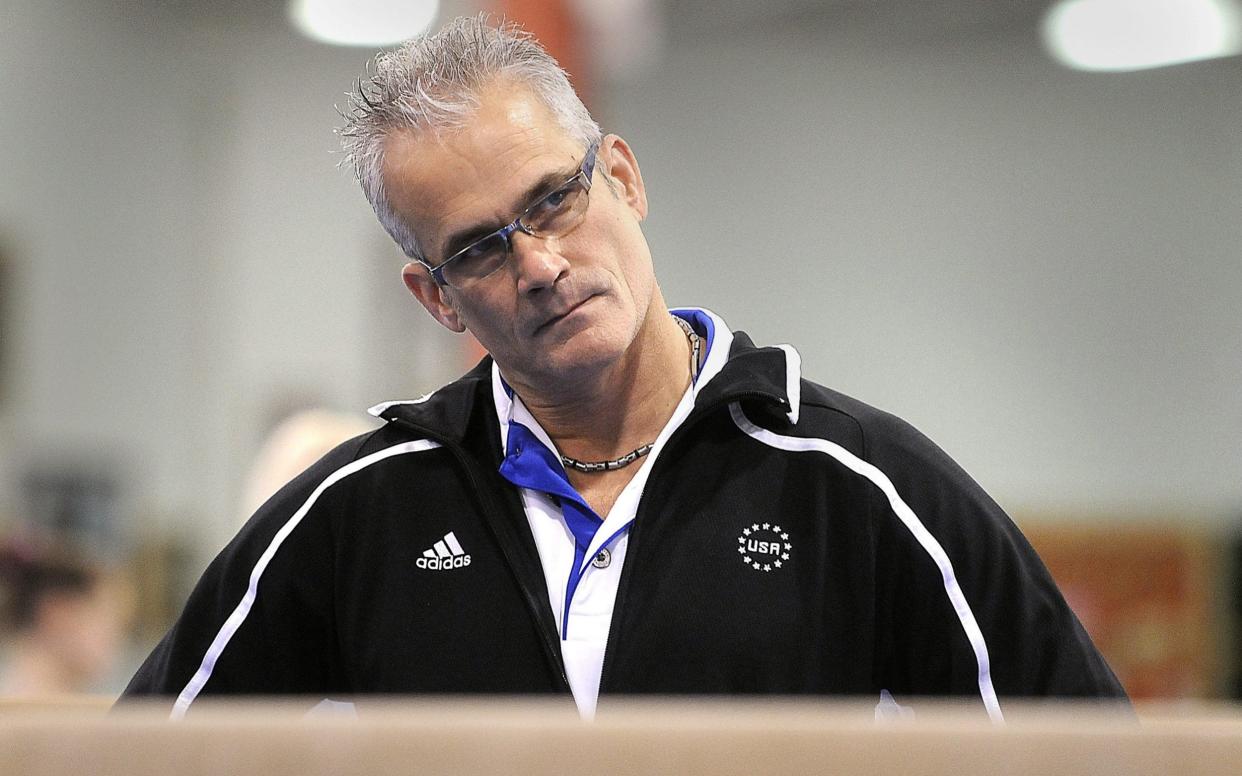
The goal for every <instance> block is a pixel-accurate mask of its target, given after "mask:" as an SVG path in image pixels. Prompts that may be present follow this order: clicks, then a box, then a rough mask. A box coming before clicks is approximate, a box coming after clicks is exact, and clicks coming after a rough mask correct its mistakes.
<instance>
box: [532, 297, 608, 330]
mask: <svg viewBox="0 0 1242 776" xmlns="http://www.w3.org/2000/svg"><path fill="white" fill-rule="evenodd" d="M594 298H595V294H588V295H587V296H585V297H583V299H582V301H580V302H577V303H575V304H573V305H571V306H570V307H569V308H567V309H566V310H565V311H563V312H560V313H557V314H555V315H553V316H552V317H550V318H548V319H547V320H546V321H544V322H543V323H541V324H539V325H538V326H536V327H535V331H534V334H536V335H539V334H542V333H544V332H545V331H547V330H548V329H549V328H551V327H553V326H555V325H556V324H558V323H560V322H561V321H562V320H564V319H565V318H567V317H569V316H570V314H572V313H573V312H574V311H575V310H577V309H578V308H579V307H581V306H582V305H584V304H586V303H587V302H589V301H591V300H592V299H594Z"/></svg>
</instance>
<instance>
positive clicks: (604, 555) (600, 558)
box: [591, 550, 612, 569]
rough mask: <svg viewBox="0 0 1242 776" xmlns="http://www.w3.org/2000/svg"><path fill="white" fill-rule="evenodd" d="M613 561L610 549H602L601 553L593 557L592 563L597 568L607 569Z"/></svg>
mask: <svg viewBox="0 0 1242 776" xmlns="http://www.w3.org/2000/svg"><path fill="white" fill-rule="evenodd" d="M611 563H612V553H611V552H609V551H608V550H600V551H599V555H596V556H595V557H594V558H591V565H592V566H594V567H595V568H597V569H606V568H608V566H609V564H611Z"/></svg>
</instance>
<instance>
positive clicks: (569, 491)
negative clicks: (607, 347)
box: [492, 308, 733, 719]
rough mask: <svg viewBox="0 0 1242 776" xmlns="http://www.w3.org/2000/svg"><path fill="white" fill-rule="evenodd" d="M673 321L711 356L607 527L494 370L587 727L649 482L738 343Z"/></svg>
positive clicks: (515, 475)
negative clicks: (675, 434)
mask: <svg viewBox="0 0 1242 776" xmlns="http://www.w3.org/2000/svg"><path fill="white" fill-rule="evenodd" d="M670 312H672V313H673V314H674V315H677V316H678V317H680V318H682V319H684V320H686V321H687V322H689V323H690V325H691V326H693V327H694V328H695V330H696V331H697V332H698V334H699V336H700V337H702V338H703V339H704V340H705V342H706V347H707V357H706V358H705V359H704V362H703V366H702V368H701V369H700V370H699V375H698V377H697V379H696V380H695V381H694V382H693V384H692V385H691V386H690V387H689V388H688V389H687V390H686V393H685V394H684V395H683V396H682V397H681V401H680V402H679V403H678V404H677V408H676V409H675V410H673V414H672V416H671V417H670V418H669V419H668V422H667V423H665V424H664V428H663V429H661V431H660V434H659V436H658V437H656V440H655V445H654V446H653V447H652V448H651V452H649V453H648V454H647V455H646V456H645V457H644V458H643V459H642V461H641V464H639V469H638V471H637V472H636V473H635V475H634V478H633V479H632V480H630V482H629V484H627V485H626V486H625V489H624V490H622V491H621V495H620V496H618V497H617V500H616V503H614V504H613V506H612V509H611V510H610V511H609V512H608V514H607V515H606V516H603V517H602V518H601V516H600V515H597V514H595V512H594V511H593V510H591V508H590V507H589V506H588V505H587V504H586V502H585V501H584V500H583V499H582V497H581V496H580V495H579V494H578V493H577V491H576V490H574V489H573V487H572V486H571V485H570V484H569V481H568V478H567V476H566V474H565V470H564V467H563V466H562V465H561V463H560V460H561V455H560V452H559V451H558V450H557V448H556V445H555V444H553V443H552V440H551V438H549V437H548V434H547V432H545V431H544V430H543V428H542V427H540V425H539V422H538V421H536V420H535V418H534V416H532V415H531V414H530V411H529V410H528V409H527V408H526V405H525V404H523V403H522V399H521V397H519V396H517V395H516V394H514V393H513V392H512V389H510V388H509V386H508V385H507V384H506V383H505V381H504V379H503V378H502V377H501V375H500V369H499V368H498V367H496V366H495V365H493V367H492V396H493V399H494V400H495V404H496V417H497V419H498V420H499V421H500V424H499V425H500V446H501V449H502V450H504V451H505V460H504V462H502V464H501V468H500V471H501V474H502V476H504V477H505V478H506V479H508V480H509V481H510V482H512V483H513V484H514V485H517V486H518V488H519V491H520V493H521V497H522V504H523V506H524V507H525V509H526V519H527V521H528V522H529V523H530V530H531V533H532V534H533V535H534V538H535V545H536V546H537V547H538V549H539V559H540V562H541V563H542V565H543V574H544V577H545V578H546V580H547V585H548V599H549V603H551V605H552V611H553V613H554V614H555V616H556V628H557V632H558V633H559V634H560V636H561V655H562V657H563V658H564V662H565V675H566V678H567V679H568V680H569V687H570V689H571V690H572V691H573V694H574V701H575V702H576V703H577V704H578V711H579V713H580V714H581V715H582V716H583V717H584V718H587V719H590V718H591V717H593V716H594V715H595V706H596V703H597V701H598V698H599V680H600V672H601V671H602V669H603V665H604V650H605V648H606V647H607V645H608V630H609V627H610V626H611V624H612V610H613V604H614V603H615V602H616V598H617V586H618V583H619V582H620V580H621V568H622V566H623V565H624V563H625V553H626V547H627V545H628V544H629V529H630V526H631V525H632V524H633V522H634V517H635V514H636V512H637V511H638V502H639V500H640V498H641V497H642V494H643V488H644V487H645V486H646V483H647V477H648V476H650V474H651V467H652V466H653V465H654V464H655V461H656V459H657V458H658V457H659V456H660V452H661V451H662V450H663V449H664V445H665V443H666V442H667V441H668V439H669V437H671V436H672V434H673V432H674V431H676V430H677V428H678V427H679V426H680V425H681V424H682V422H683V421H685V419H686V417H687V416H688V415H689V414H690V411H691V410H692V409H693V408H694V400H695V397H697V396H698V392H699V391H700V390H702V388H703V386H705V385H707V383H708V382H710V381H711V379H712V377H714V376H715V375H716V374H717V373H719V372H720V370H721V368H722V367H723V366H724V362H725V360H726V359H727V358H728V354H729V348H730V346H731V345H732V341H733V334H732V333H731V332H730V331H729V327H728V326H727V325H726V324H725V322H724V321H723V320H721V319H720V318H719V316H717V315H716V314H715V313H712V312H710V311H708V310H703V309H699V308H679V309H676V310H671V311H670Z"/></svg>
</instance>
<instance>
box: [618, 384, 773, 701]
mask: <svg viewBox="0 0 1242 776" xmlns="http://www.w3.org/2000/svg"><path fill="white" fill-rule="evenodd" d="M744 399H766V400H768V401H776V402H777V403H779V404H781V405H782V406H788V402H787V401H784V400H782V399H781V398H780V397H779V396H776V395H774V394H770V393H763V392H762V391H746V392H743V393H735V394H731V395H730V396H728V397H726V398H722V399H718V400H716V401H714V402H712V403H711V404H708V405H705V406H703V407H700V408H696V409H695V410H694V411H692V412H691V414H690V416H689V417H687V418H686V420H685V422H683V423H682V424H681V426H680V427H678V429H677V430H676V431H674V432H673V435H672V436H671V437H669V440H668V442H667V443H666V444H665V447H664V450H663V451H662V452H661V454H660V460H665V458H664V456H665V455H666V454H667V453H669V452H671V451H672V450H673V449H674V445H675V444H680V443H681V440H682V438H683V437H684V436H685V434H687V433H689V431H690V429H691V428H692V427H694V426H695V425H697V424H698V423H700V422H702V420H703V419H704V418H706V417H707V416H708V415H712V414H714V413H715V412H716V411H717V409H718V408H720V407H727V406H728V405H730V404H733V403H734V402H740V401H742V400H744ZM666 468H668V467H666V466H660V468H659V471H656V470H654V469H653V470H652V472H651V476H650V477H648V479H647V487H646V488H644V489H643V496H642V497H641V498H640V499H639V502H638V508H637V509H636V510H635V511H634V521H633V522H632V523H631V524H630V538H629V545H628V546H627V548H626V550H625V555H626V557H627V558H628V557H630V555H631V554H632V553H633V552H634V549H635V546H636V544H637V538H638V531H639V527H640V526H641V525H643V521H641V520H639V518H640V517H642V515H643V513H644V508H645V507H646V504H647V496H646V494H647V493H648V492H649V491H650V490H651V483H652V480H653V479H654V478H655V477H656V476H657V475H658V474H660V473H661V472H663V471H664V469H666ZM633 568H634V566H633V564H630V563H626V564H625V565H624V566H623V567H622V569H621V579H619V580H618V581H617V597H616V599H615V601H614V602H613V609H612V622H611V623H610V624H609V626H608V641H607V642H605V644H604V662H603V665H602V666H601V667H600V674H599V694H600V695H603V693H604V688H605V687H607V686H608V680H609V678H610V677H611V675H612V672H611V668H612V663H613V660H612V656H613V653H614V652H616V640H617V630H618V629H617V628H616V627H614V626H616V625H617V624H618V623H617V618H618V613H619V612H622V611H624V604H625V596H626V594H627V593H628V592H629V586H630V577H631V575H632V574H631V570H632V569H633Z"/></svg>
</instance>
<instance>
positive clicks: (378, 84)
mask: <svg viewBox="0 0 1242 776" xmlns="http://www.w3.org/2000/svg"><path fill="white" fill-rule="evenodd" d="M368 73H369V75H368V77H366V78H364V79H360V80H359V81H358V83H357V85H356V88H355V89H354V91H352V92H350V93H349V94H348V103H347V107H346V108H345V109H344V110H342V111H341V115H342V116H343V117H344V119H345V125H344V126H343V127H341V128H340V129H338V130H337V134H339V135H340V136H341V144H342V146H343V148H344V151H345V154H346V158H345V161H344V162H343V164H345V165H352V166H353V169H354V174H355V175H356V176H357V178H358V182H359V183H360V184H362V191H363V193H364V194H365V195H366V197H367V201H369V202H370V203H371V207H372V208H373V209H374V210H375V215H376V216H378V217H379V220H380V223H381V224H383V226H384V229H385V230H387V231H388V234H389V235H391V236H392V238H393V239H394V240H396V242H397V244H398V245H400V246H401V250H403V251H405V254H406V255H407V256H409V257H411V258H416V259H421V258H422V254H421V252H420V250H419V248H418V243H417V240H416V239H415V235H414V233H413V232H412V231H411V230H410V227H409V226H408V225H407V224H406V223H405V222H404V221H402V219H401V218H400V216H398V215H397V214H396V213H395V212H394V211H393V209H392V206H391V205H390V203H389V201H388V197H387V195H386V193H385V189H384V178H383V166H384V142H385V140H386V139H387V137H388V136H389V135H390V134H391V133H393V132H395V131H400V130H414V131H416V132H432V133H434V134H439V133H441V132H445V131H454V130H459V129H462V128H464V127H465V126H466V125H467V124H468V123H469V120H470V118H471V117H472V116H473V115H474V113H475V111H477V110H478V108H479V92H480V91H482V90H483V89H485V88H486V87H487V86H489V85H490V84H492V83H494V82H495V81H496V80H498V79H501V78H506V79H510V80H513V81H514V82H516V83H519V84H522V85H524V86H526V87H527V88H528V89H530V91H531V93H532V94H533V95H534V96H535V98H536V99H538V100H539V101H540V102H542V103H543V104H544V106H546V107H547V108H548V110H549V111H551V113H552V115H553V117H554V118H555V119H556V121H557V123H558V124H560V126H561V127H562V128H563V129H564V130H565V131H566V132H567V133H568V134H569V136H570V137H571V138H573V139H574V140H577V141H578V142H580V143H581V144H582V145H583V146H584V147H585V146H587V145H589V144H591V143H593V142H596V141H598V140H599V139H600V137H601V133H600V128H599V125H598V124H596V123H595V120H594V119H592V118H591V114H590V113H589V112H587V109H586V106H584V105H583V104H582V100H581V99H579V98H578V95H577V93H575V92H574V89H573V86H571V85H570V83H569V76H568V75H567V74H566V73H565V71H564V70H562V69H561V67H560V65H558V64H557V63H556V60H555V59H553V58H552V56H551V55H550V54H548V52H547V51H545V50H544V49H543V47H542V46H540V45H539V43H538V42H537V41H535V39H534V38H533V37H532V36H531V34H530V33H528V32H526V31H524V30H522V29H521V28H520V27H518V26H516V25H514V24H511V23H506V22H503V21H502V22H501V23H500V24H499V25H498V26H492V24H491V23H490V22H489V18H488V15H487V14H486V13H480V14H479V15H477V16H460V17H458V18H456V19H453V20H452V21H451V22H449V23H448V24H446V25H445V26H444V27H443V28H442V29H441V30H440V31H439V32H436V33H434V34H430V35H423V36H420V37H417V38H414V39H412V40H409V41H407V42H406V43H404V44H403V45H402V46H401V47H400V48H397V49H395V50H393V51H387V52H382V53H380V54H379V55H377V56H376V57H375V60H374V61H373V63H372V65H371V66H370V67H369V68H368Z"/></svg>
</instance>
